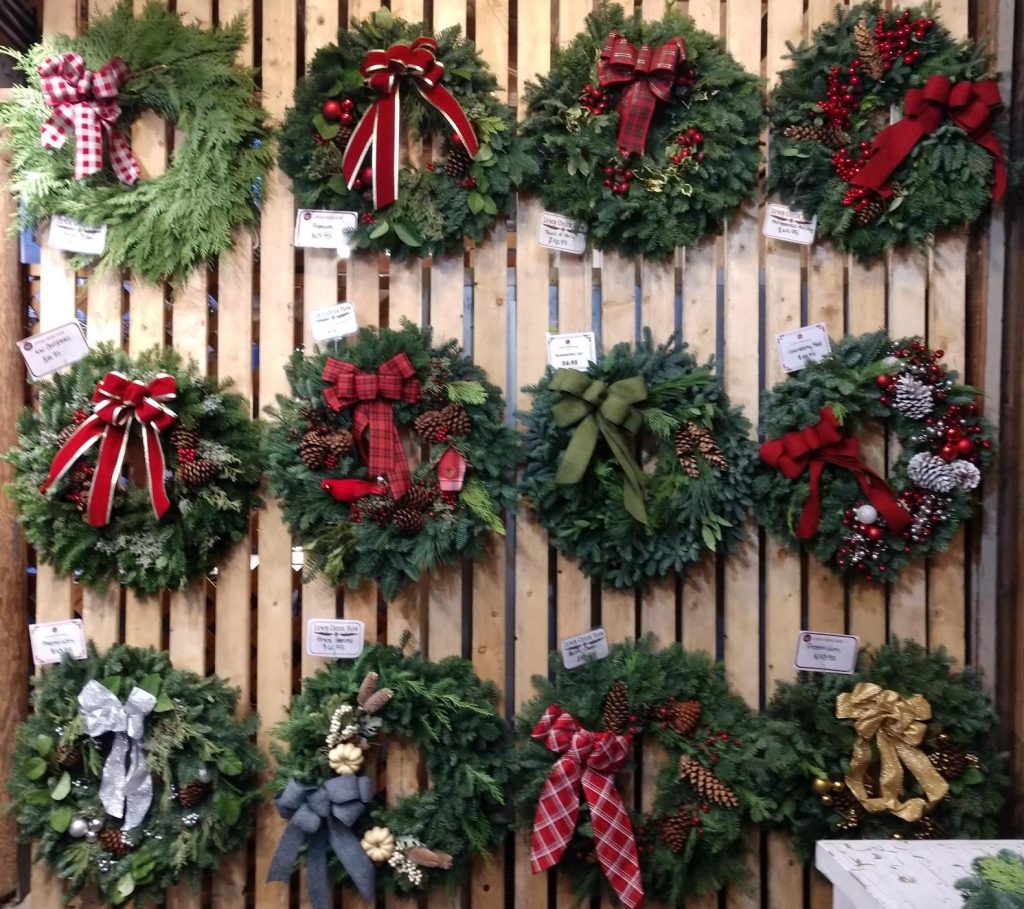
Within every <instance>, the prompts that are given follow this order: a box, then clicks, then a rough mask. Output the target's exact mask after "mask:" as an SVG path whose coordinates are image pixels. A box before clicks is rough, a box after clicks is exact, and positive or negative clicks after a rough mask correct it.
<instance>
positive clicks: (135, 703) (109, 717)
mask: <svg viewBox="0 0 1024 909" xmlns="http://www.w3.org/2000/svg"><path fill="white" fill-rule="evenodd" d="M78 705H79V710H78V712H79V714H80V715H81V717H82V727H83V728H84V729H85V732H86V735H91V736H92V737H93V738H96V737H98V736H101V735H103V734H104V733H107V732H112V733H114V743H113V745H111V746H110V754H108V755H107V760H106V763H104V765H103V775H102V777H101V778H100V801H101V802H103V807H104V808H105V809H106V812H107V814H109V815H110V816H111V817H119V818H124V823H123V824H122V825H121V829H122V830H131V829H132V828H134V827H138V826H139V824H141V823H142V821H143V820H144V819H145V817H146V813H147V812H148V811H149V806H150V805H151V804H152V803H153V778H152V777H151V776H150V775H149V767H147V766H146V755H145V752H144V751H143V748H142V737H143V735H144V734H145V732H146V717H147V716H148V715H149V714H150V713H151V712H152V710H153V707H154V706H156V698H155V697H153V695H151V694H150V693H149V692H148V691H143V690H142V689H141V688H133V689H132V690H131V694H129V695H128V700H127V701H125V702H124V703H123V704H122V703H121V701H120V700H119V699H118V697H117V695H116V694H114V692H112V691H111V690H110V689H109V688H105V687H104V686H103V685H101V684H100V683H99V682H97V681H95V680H93V681H90V682H86V684H85V687H84V688H83V689H82V691H81V693H80V694H79V695H78ZM126 757H127V758H128V767H127V770H126V769H125V758H126Z"/></svg>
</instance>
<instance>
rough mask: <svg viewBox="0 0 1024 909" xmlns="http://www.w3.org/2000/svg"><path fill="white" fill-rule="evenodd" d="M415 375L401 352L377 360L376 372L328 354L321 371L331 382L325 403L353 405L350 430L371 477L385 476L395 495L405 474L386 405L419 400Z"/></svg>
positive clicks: (392, 418) (405, 481) (403, 485)
mask: <svg viewBox="0 0 1024 909" xmlns="http://www.w3.org/2000/svg"><path fill="white" fill-rule="evenodd" d="M415 376H416V370H415V369H413V365H412V362H411V361H410V360H409V357H408V356H406V355H405V354H404V353H400V354H395V355H394V356H393V357H392V358H391V359H390V360H387V361H386V362H384V363H382V364H381V366H380V368H379V369H378V370H377V372H376V373H372V372H363V371H362V370H361V369H358V368H357V367H355V366H353V365H352V364H351V363H346V362H345V361H344V360H335V359H334V357H328V358H327V363H326V364H325V365H324V372H323V376H322V378H323V380H324V381H325V382H329V383H330V384H329V385H328V386H327V388H325V389H324V400H325V401H327V404H328V406H330V407H331V408H332V409H334V410H341V409H342V408H343V407H352V406H353V405H354V410H353V411H352V433H353V435H354V436H355V437H356V443H357V444H358V445H359V450H360V452H362V455H363V458H364V459H365V460H366V466H367V468H368V470H369V471H370V477H371V478H374V477H385V478H386V479H387V481H388V484H389V486H390V487H391V495H392V497H393V498H395V499H400V498H401V497H402V496H403V495H404V494H405V492H406V491H407V490H408V489H409V486H410V478H409V463H408V462H407V461H406V459H405V452H404V451H403V450H402V440H401V439H399V438H398V428H397V427H396V426H395V415H394V413H393V412H392V410H391V406H392V404H394V403H397V402H400V401H401V402H405V403H406V404H414V403H415V402H416V401H418V400H419V399H420V382H419V379H417V378H416V377H415ZM367 430H368V431H369V441H368V442H367V443H366V444H365V445H364V442H363V433H364V432H366V431H367ZM367 448H368V449H369V450H368V451H367Z"/></svg>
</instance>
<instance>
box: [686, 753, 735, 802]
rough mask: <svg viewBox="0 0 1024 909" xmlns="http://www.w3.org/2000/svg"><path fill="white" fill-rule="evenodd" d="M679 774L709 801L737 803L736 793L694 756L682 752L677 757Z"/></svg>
mask: <svg viewBox="0 0 1024 909" xmlns="http://www.w3.org/2000/svg"><path fill="white" fill-rule="evenodd" d="M679 775H680V776H681V777H682V778H683V779H684V780H686V781H687V782H688V783H689V784H690V785H691V786H693V788H694V789H696V790H697V791H698V792H699V793H700V794H701V795H702V796H704V798H706V799H707V800H708V801H709V802H714V803H715V804H716V805H723V806H724V807H726V808H735V807H737V806H738V805H739V803H740V802H739V799H738V798H736V793H735V792H733V791H732V790H731V789H730V788H729V787H728V786H726V785H725V783H723V782H722V781H721V780H720V779H719V778H718V777H717V776H715V774H714V773H712V772H711V771H710V770H708V768H707V767H705V766H704V765H703V764H701V763H700V762H699V761H698V760H697V759H696V758H692V757H690V756H689V755H688V754H684V755H683V756H682V757H681V758H679Z"/></svg>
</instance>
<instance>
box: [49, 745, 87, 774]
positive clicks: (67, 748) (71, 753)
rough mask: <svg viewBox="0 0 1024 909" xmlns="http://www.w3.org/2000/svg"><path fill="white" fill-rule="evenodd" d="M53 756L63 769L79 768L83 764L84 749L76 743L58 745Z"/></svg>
mask: <svg viewBox="0 0 1024 909" xmlns="http://www.w3.org/2000/svg"><path fill="white" fill-rule="evenodd" d="M53 756H54V757H55V758H56V759H57V763H58V764H60V766H61V767H69V768H70V767H77V766H78V765H79V764H81V763H82V749H81V748H79V747H78V744H77V743H76V742H72V743H69V744H65V745H58V746H57V747H56V748H55V749H54V752H53Z"/></svg>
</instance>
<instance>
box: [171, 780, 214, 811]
mask: <svg viewBox="0 0 1024 909" xmlns="http://www.w3.org/2000/svg"><path fill="white" fill-rule="evenodd" d="M209 793H210V784H209V783H203V782H200V781H199V780H192V782H191V783H188V784H187V785H185V786H182V787H181V789H179V790H178V801H179V802H181V805H182V807H183V808H193V807H195V806H196V805H198V804H199V803H200V802H201V801H202V800H203V799H205V798H206V796H207V795H209Z"/></svg>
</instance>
